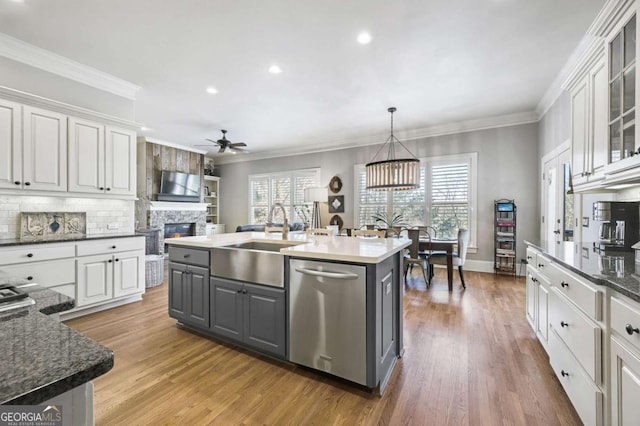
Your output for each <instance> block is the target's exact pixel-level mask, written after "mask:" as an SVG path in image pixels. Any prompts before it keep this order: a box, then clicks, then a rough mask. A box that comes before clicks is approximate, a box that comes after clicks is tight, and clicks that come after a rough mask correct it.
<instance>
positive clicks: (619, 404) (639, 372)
mask: <svg viewBox="0 0 640 426" xmlns="http://www.w3.org/2000/svg"><path fill="white" fill-rule="evenodd" d="M638 401H640V359H639V358H638V357H637V354H633V353H632V352H630V351H628V350H627V349H626V348H625V347H624V346H623V345H622V344H621V343H619V342H618V341H617V340H616V338H615V337H612V338H611V424H612V425H632V424H637V422H638V419H640V404H638Z"/></svg>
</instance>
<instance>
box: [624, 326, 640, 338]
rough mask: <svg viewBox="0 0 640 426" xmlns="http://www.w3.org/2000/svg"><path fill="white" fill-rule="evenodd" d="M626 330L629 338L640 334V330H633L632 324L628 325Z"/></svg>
mask: <svg viewBox="0 0 640 426" xmlns="http://www.w3.org/2000/svg"><path fill="white" fill-rule="evenodd" d="M624 329H625V330H627V334H628V335H629V336H633V333H640V330H639V329H638V328H633V326H632V325H631V324H627V326H626V327H625V328H624Z"/></svg>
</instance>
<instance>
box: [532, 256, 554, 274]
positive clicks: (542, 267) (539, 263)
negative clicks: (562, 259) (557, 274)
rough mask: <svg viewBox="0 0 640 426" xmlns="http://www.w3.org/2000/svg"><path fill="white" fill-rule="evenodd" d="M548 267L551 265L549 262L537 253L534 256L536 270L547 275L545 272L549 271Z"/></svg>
mask: <svg viewBox="0 0 640 426" xmlns="http://www.w3.org/2000/svg"><path fill="white" fill-rule="evenodd" d="M549 265H551V260H549V259H548V258H546V257H544V256H543V255H542V254H540V253H538V254H537V255H536V263H535V266H536V268H538V271H540V273H542V274H545V275H546V274H547V270H548V269H549Z"/></svg>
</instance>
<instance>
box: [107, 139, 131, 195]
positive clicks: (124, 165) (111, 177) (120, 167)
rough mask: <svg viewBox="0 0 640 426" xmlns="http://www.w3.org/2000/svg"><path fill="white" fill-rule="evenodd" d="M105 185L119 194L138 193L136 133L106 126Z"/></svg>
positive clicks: (108, 190)
mask: <svg viewBox="0 0 640 426" xmlns="http://www.w3.org/2000/svg"><path fill="white" fill-rule="evenodd" d="M106 134H107V137H106V143H105V153H106V158H105V182H106V183H105V185H106V191H107V192H109V193H111V194H117V195H135V193H136V133H135V132H131V131H128V130H123V129H118V128H115V127H110V126H107V127H106Z"/></svg>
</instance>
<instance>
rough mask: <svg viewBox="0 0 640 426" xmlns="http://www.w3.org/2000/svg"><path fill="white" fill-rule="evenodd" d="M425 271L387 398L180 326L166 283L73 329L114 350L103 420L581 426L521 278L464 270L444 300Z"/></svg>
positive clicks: (100, 387) (442, 283)
mask: <svg viewBox="0 0 640 426" xmlns="http://www.w3.org/2000/svg"><path fill="white" fill-rule="evenodd" d="M418 272H419V271H417V268H416V272H415V273H414V275H415V276H414V277H410V279H409V285H408V286H406V292H405V296H404V306H405V322H404V327H405V328H404V338H405V347H406V352H405V355H404V357H403V358H402V359H401V360H399V362H398V365H397V367H396V370H395V372H394V374H393V377H392V379H391V382H390V384H389V387H388V388H387V391H386V392H385V395H384V396H383V397H378V396H376V395H373V394H371V393H369V392H368V391H366V390H365V389H363V388H360V387H358V386H355V385H352V384H350V383H348V382H345V381H342V380H339V379H335V378H332V377H329V376H326V375H322V374H318V373H315V372H313V371H311V370H308V369H305V368H301V367H296V366H293V365H290V364H287V363H284V362H279V361H274V360H271V359H269V358H267V357H264V356H260V355H255V354H253V353H250V352H248V351H245V350H242V349H238V348H236V347H234V346H232V345H227V344H222V343H219V342H215V341H212V340H209V339H207V338H204V337H201V336H199V335H197V334H194V333H192V332H189V331H186V330H182V329H180V328H178V327H177V326H176V324H175V320H173V319H171V318H169V316H168V314H167V285H166V283H165V284H163V285H161V286H159V287H156V288H153V289H149V290H148V291H147V293H146V294H145V297H144V300H143V301H142V302H138V303H134V304H131V305H127V306H123V307H119V308H115V309H112V310H109V311H105V312H101V313H97V314H93V315H90V316H86V317H82V318H77V319H74V320H71V321H68V322H67V324H68V325H69V326H71V327H73V328H74V329H77V330H79V331H80V332H82V333H84V334H86V335H87V336H90V337H91V338H93V339H95V340H97V341H99V342H100V343H102V344H104V345H105V346H107V347H109V348H111V349H112V350H113V351H114V353H115V367H114V369H113V370H112V371H110V372H109V373H107V374H105V375H104V376H102V377H99V378H98V379H96V380H95V382H94V384H95V416H96V424H98V425H102V424H104V425H111V424H113V425H116V424H127V425H134V424H185V425H199V424H209V423H212V424H224V425H227V424H269V425H280V424H319V425H324V424H345V425H354V424H367V425H369V424H389V425H397V424H420V425H498V424H504V425H578V424H581V422H580V420H579V418H578V416H577V414H576V412H575V410H574V409H573V407H572V406H571V403H570V402H569V399H568V398H567V396H566V394H565V393H564V391H563V390H562V388H561V386H560V383H559V382H558V381H557V380H556V378H555V376H554V375H553V372H552V370H551V367H550V366H549V362H548V359H547V356H546V354H545V352H544V349H543V348H542V346H540V344H539V343H538V341H537V339H536V337H535V335H534V333H533V331H532V330H531V328H530V327H529V325H528V324H527V322H526V319H525V309H524V304H525V286H524V278H521V279H514V278H511V277H507V276H494V275H493V274H482V273H475V272H466V273H465V280H466V282H467V289H466V290H464V291H463V290H462V289H461V286H460V282H459V280H458V279H457V277H456V280H455V281H454V290H453V293H449V292H448V291H447V283H446V274H445V271H444V270H438V271H437V272H436V276H435V277H434V280H433V285H432V286H431V288H430V289H429V290H426V289H425V285H424V281H423V280H422V278H421V277H420V275H419V273H418Z"/></svg>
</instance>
